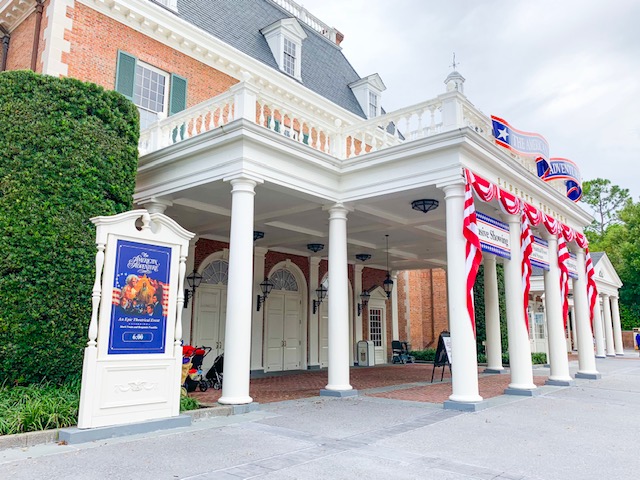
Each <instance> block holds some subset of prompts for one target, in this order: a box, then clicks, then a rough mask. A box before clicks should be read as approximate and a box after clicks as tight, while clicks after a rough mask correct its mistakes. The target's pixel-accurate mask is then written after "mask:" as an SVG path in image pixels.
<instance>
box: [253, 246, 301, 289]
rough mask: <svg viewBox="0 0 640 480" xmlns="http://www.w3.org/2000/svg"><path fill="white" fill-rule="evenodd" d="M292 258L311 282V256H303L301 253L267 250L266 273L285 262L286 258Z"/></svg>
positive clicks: (292, 261)
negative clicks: (291, 253) (293, 253)
mask: <svg viewBox="0 0 640 480" xmlns="http://www.w3.org/2000/svg"><path fill="white" fill-rule="evenodd" d="M287 259H289V260H291V263H293V264H295V265H296V266H297V267H298V268H299V269H300V270H302V273H303V274H304V278H305V280H306V281H307V284H308V282H309V258H308V257H302V256H299V255H290V254H288V253H279V252H267V256H266V257H265V260H264V275H265V276H266V275H268V274H269V272H271V269H272V268H273V267H275V266H276V265H277V264H278V263H280V262H284V261H285V260H287Z"/></svg>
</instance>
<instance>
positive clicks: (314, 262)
mask: <svg viewBox="0 0 640 480" xmlns="http://www.w3.org/2000/svg"><path fill="white" fill-rule="evenodd" d="M321 261H322V257H309V262H310V263H311V265H312V266H316V267H317V266H318V265H320V262H321Z"/></svg>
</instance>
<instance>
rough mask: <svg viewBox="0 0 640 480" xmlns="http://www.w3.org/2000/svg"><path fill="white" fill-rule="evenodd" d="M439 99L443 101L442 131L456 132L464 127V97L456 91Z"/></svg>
mask: <svg viewBox="0 0 640 480" xmlns="http://www.w3.org/2000/svg"><path fill="white" fill-rule="evenodd" d="M438 98H440V99H441V101H442V130H443V131H445V132H446V131H448V130H455V129H456V128H460V127H462V126H464V121H463V120H464V114H463V111H462V95H461V94H460V93H458V92H456V91H452V92H448V93H444V94H442V95H440V96H439V97H438Z"/></svg>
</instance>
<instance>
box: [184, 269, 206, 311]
mask: <svg viewBox="0 0 640 480" xmlns="http://www.w3.org/2000/svg"><path fill="white" fill-rule="evenodd" d="M200 282H202V275H200V274H199V273H198V272H197V271H196V269H195V268H194V269H193V272H191V273H190V274H189V275H187V285H189V288H185V289H184V308H187V306H188V305H189V298H193V296H194V295H195V294H196V288H198V287H199V286H200Z"/></svg>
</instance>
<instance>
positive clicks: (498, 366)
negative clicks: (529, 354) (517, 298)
mask: <svg viewBox="0 0 640 480" xmlns="http://www.w3.org/2000/svg"><path fill="white" fill-rule="evenodd" d="M483 258H484V262H483V263H484V321H485V325H486V329H487V342H486V347H487V368H485V370H484V372H485V373H502V372H504V367H503V366H502V336H501V334H500V303H499V295H498V273H497V269H496V257H495V255H491V254H488V253H485V254H484V255H483Z"/></svg>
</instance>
